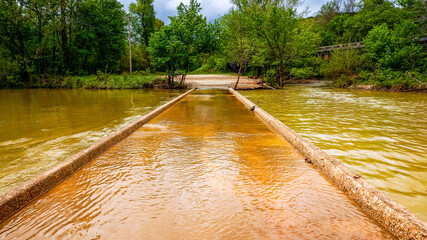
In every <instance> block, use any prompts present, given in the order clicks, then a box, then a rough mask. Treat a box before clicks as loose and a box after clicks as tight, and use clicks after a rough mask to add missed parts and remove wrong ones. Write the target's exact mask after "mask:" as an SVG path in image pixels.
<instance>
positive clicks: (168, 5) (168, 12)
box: [118, 0, 327, 24]
mask: <svg viewBox="0 0 427 240" xmlns="http://www.w3.org/2000/svg"><path fill="white" fill-rule="evenodd" d="M118 1H120V2H121V3H122V4H123V5H124V7H125V9H126V11H127V9H128V6H129V4H130V3H131V2H136V1H137V0H118ZM198 1H199V2H200V3H201V4H202V14H203V15H204V16H205V17H206V18H207V20H208V21H213V20H215V19H217V18H218V17H219V16H221V15H223V14H224V13H226V12H227V11H228V10H229V9H230V8H231V6H232V5H231V3H230V0H198ZM181 2H183V3H184V4H186V5H188V4H189V3H190V0H154V10H155V11H156V17H157V18H160V19H161V20H162V21H164V22H165V23H166V24H168V23H169V22H170V20H169V18H168V17H169V16H175V15H176V14H177V11H176V8H177V7H178V6H179V4H180V3H181ZM325 2H327V0H305V1H304V2H303V4H302V5H301V6H299V7H298V10H299V11H302V10H304V9H305V8H306V7H308V8H309V14H308V15H309V16H313V15H316V13H317V12H318V11H319V10H320V6H321V5H322V4H324V3H325Z"/></svg>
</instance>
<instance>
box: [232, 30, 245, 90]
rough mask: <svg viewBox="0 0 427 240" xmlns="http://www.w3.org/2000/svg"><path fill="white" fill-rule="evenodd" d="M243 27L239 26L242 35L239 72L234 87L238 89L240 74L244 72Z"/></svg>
mask: <svg viewBox="0 0 427 240" xmlns="http://www.w3.org/2000/svg"><path fill="white" fill-rule="evenodd" d="M242 31H243V30H242V28H241V26H240V28H239V37H240V46H239V74H238V75H237V82H236V85H235V86H234V89H235V90H237V85H239V81H240V74H242V65H243V36H242Z"/></svg>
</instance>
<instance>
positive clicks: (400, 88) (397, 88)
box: [285, 78, 427, 93]
mask: <svg viewBox="0 0 427 240" xmlns="http://www.w3.org/2000/svg"><path fill="white" fill-rule="evenodd" d="M319 82H323V83H325V85H328V86H331V87H335V88H341V89H359V90H366V91H383V92H422V93H427V85H426V84H418V85H404V84H403V85H392V86H388V87H386V86H381V85H379V84H375V83H369V82H368V83H364V82H360V81H355V82H351V83H349V84H340V83H339V82H337V80H333V79H329V78H319V79H312V78H310V79H292V80H289V81H286V82H285V85H286V84H315V83H319Z"/></svg>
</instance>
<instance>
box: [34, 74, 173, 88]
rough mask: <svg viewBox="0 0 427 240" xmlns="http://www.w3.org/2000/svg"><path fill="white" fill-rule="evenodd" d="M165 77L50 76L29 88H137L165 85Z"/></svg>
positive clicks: (124, 75) (114, 75)
mask: <svg viewBox="0 0 427 240" xmlns="http://www.w3.org/2000/svg"><path fill="white" fill-rule="evenodd" d="M164 81H165V79H164V78H163V77H162V76H159V75H140V74H135V75H128V74H123V75H116V74H112V75H109V74H103V73H100V72H98V74H97V75H88V76H67V77H50V78H42V79H37V80H33V81H31V83H29V84H28V85H27V87H29V88H86V89H135V88H155V87H156V86H163V85H164V84H163V82H164Z"/></svg>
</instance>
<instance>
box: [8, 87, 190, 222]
mask: <svg viewBox="0 0 427 240" xmlns="http://www.w3.org/2000/svg"><path fill="white" fill-rule="evenodd" d="M194 90H195V88H193V89H191V90H189V91H187V92H186V93H184V94H182V95H180V96H178V97H177V98H175V99H173V100H171V101H169V102H167V103H165V104H164V105H162V106H160V107H158V108H157V109H155V110H154V111H152V112H150V113H148V114H146V115H144V116H143V117H141V118H140V119H139V120H136V121H135V122H133V123H130V124H129V125H127V126H126V127H124V128H122V129H121V130H119V131H117V132H115V133H113V134H111V135H110V136H108V137H106V138H104V139H102V140H100V141H98V142H96V143H94V144H93V145H91V146H90V147H88V148H86V149H84V150H82V151H80V152H79V153H77V154H75V155H73V156H71V157H69V158H67V159H65V160H64V161H62V162H60V163H58V164H56V165H55V166H53V167H52V168H50V169H48V170H46V171H45V172H43V173H41V174H40V175H38V176H36V177H34V178H32V179H30V180H29V181H27V182H25V183H23V184H21V185H20V186H18V187H16V188H15V189H12V190H11V191H9V192H7V193H5V194H4V195H2V196H0V223H2V222H3V221H5V220H6V219H8V218H9V217H11V216H12V215H13V214H14V213H16V212H17V211H19V210H20V209H22V208H23V207H25V206H26V205H28V204H29V203H31V202H32V201H34V200H35V199H37V198H39V197H40V196H42V195H43V194H45V193H47V192H48V191H50V190H51V189H53V188H54V187H56V186H57V185H59V184H60V183H61V182H63V181H64V180H65V179H67V178H69V177H70V176H71V175H72V174H74V173H75V172H77V171H78V170H79V169H81V168H82V167H83V166H85V165H86V164H88V163H89V162H91V161H92V160H93V159H95V158H96V157H98V156H99V155H100V154H102V153H103V152H105V151H106V150H108V149H109V148H111V147H112V146H114V145H116V144H117V143H119V142H120V141H122V140H123V139H125V138H126V137H128V136H129V135H130V134H131V133H133V132H134V131H136V130H137V129H139V128H140V127H142V126H143V125H144V124H146V123H147V122H149V121H150V120H152V119H153V118H155V117H156V116H158V115H159V114H161V113H162V112H164V111H166V110H167V109H168V108H170V107H172V106H173V105H174V104H175V103H177V102H179V101H180V100H181V99H183V98H184V97H185V96H187V95H188V94H190V93H191V92H193V91H194Z"/></svg>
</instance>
